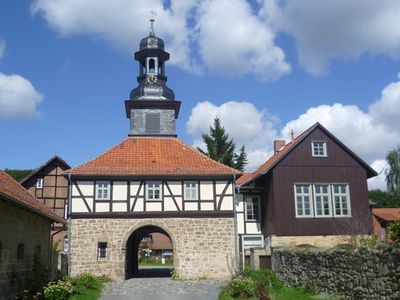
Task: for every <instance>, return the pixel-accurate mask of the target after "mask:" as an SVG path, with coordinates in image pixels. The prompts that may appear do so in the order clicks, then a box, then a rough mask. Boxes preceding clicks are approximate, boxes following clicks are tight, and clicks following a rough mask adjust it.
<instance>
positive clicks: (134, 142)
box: [67, 137, 240, 176]
mask: <svg viewBox="0 0 400 300" xmlns="http://www.w3.org/2000/svg"><path fill="white" fill-rule="evenodd" d="M67 173H70V174H72V175H232V176H233V175H235V174H240V172H239V171H238V170H235V169H233V168H230V167H227V166H225V165H223V164H221V163H219V162H216V161H214V160H213V159H211V158H209V157H207V156H206V155H204V154H202V153H201V152H200V151H198V150H196V149H194V148H192V147H190V146H188V145H186V144H185V143H183V142H182V141H180V140H179V139H177V138H146V137H128V138H126V139H125V140H123V141H122V142H121V143H119V144H117V145H116V146H114V147H113V148H111V149H110V150H108V151H106V152H104V153H103V154H101V155H99V156H98V157H96V158H94V159H92V160H90V161H88V162H86V163H84V164H82V165H80V166H78V167H75V168H72V169H70V170H69V171H67Z"/></svg>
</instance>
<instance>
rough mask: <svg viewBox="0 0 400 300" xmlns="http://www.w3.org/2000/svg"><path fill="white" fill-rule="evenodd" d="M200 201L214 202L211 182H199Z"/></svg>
mask: <svg viewBox="0 0 400 300" xmlns="http://www.w3.org/2000/svg"><path fill="white" fill-rule="evenodd" d="M200 200H214V193H213V184H212V181H200Z"/></svg>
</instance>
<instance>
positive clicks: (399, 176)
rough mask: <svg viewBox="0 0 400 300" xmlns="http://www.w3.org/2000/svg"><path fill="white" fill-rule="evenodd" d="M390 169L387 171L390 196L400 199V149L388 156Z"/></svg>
mask: <svg viewBox="0 0 400 300" xmlns="http://www.w3.org/2000/svg"><path fill="white" fill-rule="evenodd" d="M386 161H387V164H388V168H387V169H386V172H385V173H386V185H387V190H388V192H389V193H390V194H392V195H393V196H395V197H396V198H399V197H400V147H398V148H397V149H394V150H392V151H390V152H389V153H388V155H387V156H386Z"/></svg>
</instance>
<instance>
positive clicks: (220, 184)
mask: <svg viewBox="0 0 400 300" xmlns="http://www.w3.org/2000/svg"><path fill="white" fill-rule="evenodd" d="M227 183H228V181H217V182H215V190H216V192H217V194H222V192H223V191H224V188H225V186H226V184H227ZM229 188H230V189H229ZM226 193H227V194H232V186H230V187H228V189H227V190H226Z"/></svg>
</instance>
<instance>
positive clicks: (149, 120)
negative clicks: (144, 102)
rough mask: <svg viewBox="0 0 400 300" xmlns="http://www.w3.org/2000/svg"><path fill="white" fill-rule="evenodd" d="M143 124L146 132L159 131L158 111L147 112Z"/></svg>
mask: <svg viewBox="0 0 400 300" xmlns="http://www.w3.org/2000/svg"><path fill="white" fill-rule="evenodd" d="M145 124H146V125H145V130H146V133H160V113H147V114H146V121H145Z"/></svg>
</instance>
